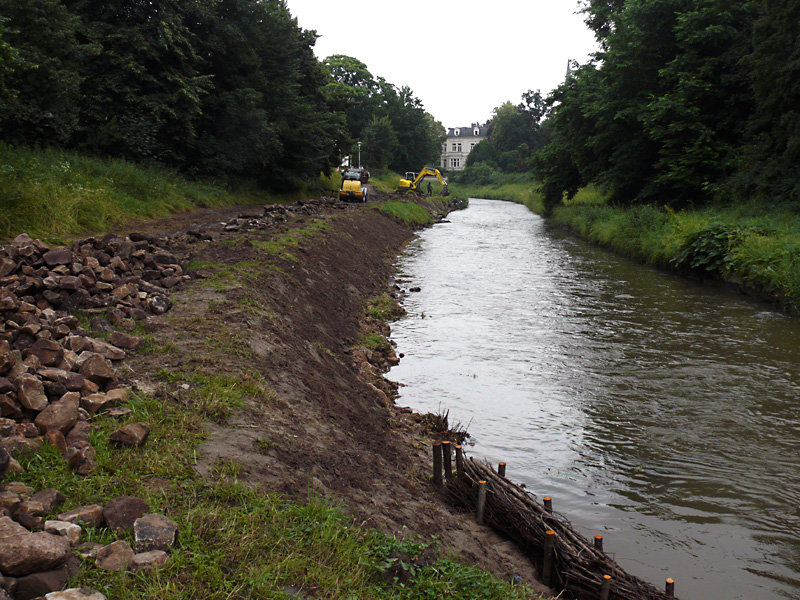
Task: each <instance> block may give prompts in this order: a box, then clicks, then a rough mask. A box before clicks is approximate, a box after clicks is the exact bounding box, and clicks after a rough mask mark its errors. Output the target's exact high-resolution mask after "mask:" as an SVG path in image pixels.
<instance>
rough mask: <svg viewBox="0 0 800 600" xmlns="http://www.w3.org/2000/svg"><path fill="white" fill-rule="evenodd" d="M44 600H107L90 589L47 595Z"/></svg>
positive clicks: (70, 590)
mask: <svg viewBox="0 0 800 600" xmlns="http://www.w3.org/2000/svg"><path fill="white" fill-rule="evenodd" d="M44 598H45V600H108V599H107V598H106V597H105V596H104V595H103V594H101V593H100V592H97V591H95V590H93V589H90V588H70V589H68V590H62V591H60V592H51V593H50V594H47V595H46V596H45V597H44Z"/></svg>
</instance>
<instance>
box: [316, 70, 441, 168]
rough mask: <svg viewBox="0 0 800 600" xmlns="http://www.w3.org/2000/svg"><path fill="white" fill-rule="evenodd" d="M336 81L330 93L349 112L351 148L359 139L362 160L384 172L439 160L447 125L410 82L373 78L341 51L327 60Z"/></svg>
mask: <svg viewBox="0 0 800 600" xmlns="http://www.w3.org/2000/svg"><path fill="white" fill-rule="evenodd" d="M324 63H325V65H326V67H327V68H328V71H329V73H330V74H331V77H332V79H333V81H332V82H331V83H330V84H328V86H327V88H326V94H327V97H328V99H329V101H330V102H331V105H332V106H333V107H335V108H336V110H337V111H339V112H340V113H342V114H344V115H345V118H346V122H347V133H348V138H349V147H350V150H351V151H353V152H357V150H356V148H357V146H355V144H357V142H359V141H361V156H362V162H364V163H365V164H367V165H370V167H371V168H374V169H377V170H380V169H385V168H387V167H388V168H390V169H392V170H393V171H398V172H405V171H412V170H413V171H419V170H420V169H421V168H422V167H423V166H425V165H429V164H435V163H437V162H438V157H439V156H440V154H441V145H442V143H443V142H444V139H445V129H444V126H443V125H442V124H441V123H440V122H438V121H436V120H435V119H434V118H433V117H432V116H431V115H430V114H429V113H427V112H425V109H424V107H423V106H422V103H421V102H420V100H419V99H418V98H416V97H415V96H414V94H413V92H412V91H411V89H409V88H408V87H407V86H403V87H401V88H399V89H398V88H397V87H395V86H394V85H392V84H390V83H388V82H387V81H386V80H385V79H384V78H383V77H378V78H377V79H375V78H374V77H373V75H372V74H371V73H370V72H369V70H368V69H367V66H366V65H365V64H364V63H363V62H361V61H360V60H358V59H356V58H353V57H350V56H344V55H341V54H337V55H334V56H329V57H328V58H327V59H325V61H324Z"/></svg>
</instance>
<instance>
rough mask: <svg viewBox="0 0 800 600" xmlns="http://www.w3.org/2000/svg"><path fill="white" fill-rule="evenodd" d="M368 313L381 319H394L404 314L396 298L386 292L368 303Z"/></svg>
mask: <svg viewBox="0 0 800 600" xmlns="http://www.w3.org/2000/svg"><path fill="white" fill-rule="evenodd" d="M366 313H367V316H370V317H375V318H376V319H378V320H380V321H393V320H395V319H397V318H398V317H400V316H401V315H402V314H403V309H402V308H401V307H400V305H399V304H398V302H397V301H396V300H395V299H394V298H392V297H391V296H389V294H385V293H384V294H381V295H380V296H377V297H375V298H372V299H371V300H370V301H369V302H368V303H367V308H366Z"/></svg>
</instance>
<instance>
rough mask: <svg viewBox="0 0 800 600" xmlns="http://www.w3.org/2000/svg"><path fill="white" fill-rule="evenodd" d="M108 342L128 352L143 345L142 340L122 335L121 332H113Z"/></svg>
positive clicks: (125, 334)
mask: <svg viewBox="0 0 800 600" xmlns="http://www.w3.org/2000/svg"><path fill="white" fill-rule="evenodd" d="M108 341H109V342H110V343H112V344H113V345H114V346H116V347H117V348H125V349H128V350H135V349H137V348H138V347H139V346H141V345H142V340H141V338H138V337H137V336H135V335H129V334H127V333H122V332H121V331H112V332H111V334H110V335H109V336H108Z"/></svg>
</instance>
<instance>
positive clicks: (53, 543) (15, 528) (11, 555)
mask: <svg viewBox="0 0 800 600" xmlns="http://www.w3.org/2000/svg"><path fill="white" fill-rule="evenodd" d="M69 551H70V546H69V542H68V541H67V540H66V539H64V538H62V537H59V536H55V535H51V534H49V533H46V532H43V531H41V532H36V533H31V532H30V531H28V530H27V529H25V528H24V527H22V526H21V525H19V524H18V523H15V522H14V521H12V520H11V519H10V518H9V517H2V518H0V571H2V572H3V573H4V574H6V575H11V576H12V577H22V576H24V575H30V574H31V573H37V572H40V571H49V570H51V569H54V568H55V567H58V566H60V565H63V564H64V562H65V561H66V560H67V556H68V555H69Z"/></svg>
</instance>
